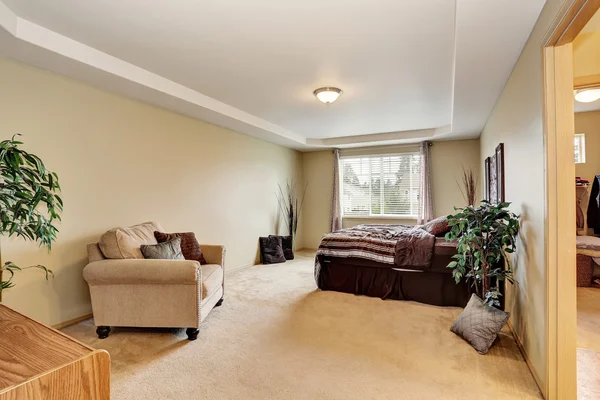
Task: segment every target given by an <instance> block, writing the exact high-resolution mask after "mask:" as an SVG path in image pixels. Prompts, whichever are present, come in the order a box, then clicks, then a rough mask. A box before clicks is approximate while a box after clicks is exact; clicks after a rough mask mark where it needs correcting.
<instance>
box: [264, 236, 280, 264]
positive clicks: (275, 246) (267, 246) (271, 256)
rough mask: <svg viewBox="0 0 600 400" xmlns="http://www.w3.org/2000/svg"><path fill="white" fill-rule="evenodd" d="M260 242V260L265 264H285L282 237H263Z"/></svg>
mask: <svg viewBox="0 0 600 400" xmlns="http://www.w3.org/2000/svg"><path fill="white" fill-rule="evenodd" d="M258 241H259V243H260V260H261V262H262V263H263V264H278V263H282V262H285V255H284V254H283V246H282V244H281V243H282V241H281V236H269V237H261V238H259V239H258Z"/></svg>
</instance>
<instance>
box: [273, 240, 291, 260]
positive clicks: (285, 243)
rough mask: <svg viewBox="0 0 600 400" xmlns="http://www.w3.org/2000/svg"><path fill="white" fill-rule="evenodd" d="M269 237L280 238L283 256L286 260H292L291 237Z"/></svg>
mask: <svg viewBox="0 0 600 400" xmlns="http://www.w3.org/2000/svg"><path fill="white" fill-rule="evenodd" d="M269 237H280V238H281V247H283V256H284V257H285V259H286V260H293V259H294V249H293V240H292V236H276V235H269Z"/></svg>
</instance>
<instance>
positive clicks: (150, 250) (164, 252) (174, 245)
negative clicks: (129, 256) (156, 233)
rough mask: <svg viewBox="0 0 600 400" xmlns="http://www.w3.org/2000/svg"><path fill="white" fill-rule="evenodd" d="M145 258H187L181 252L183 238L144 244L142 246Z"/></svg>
mask: <svg viewBox="0 0 600 400" xmlns="http://www.w3.org/2000/svg"><path fill="white" fill-rule="evenodd" d="M140 250H142V254H143V255H144V258H146V259H148V258H150V259H159V260H185V258H183V254H182V253H181V239H180V238H174V239H173V240H169V241H168V242H164V243H159V244H143V245H142V246H141V247H140Z"/></svg>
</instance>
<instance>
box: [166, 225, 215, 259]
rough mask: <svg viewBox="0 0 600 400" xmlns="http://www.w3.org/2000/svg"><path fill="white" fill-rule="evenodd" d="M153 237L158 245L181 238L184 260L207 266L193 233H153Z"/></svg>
mask: <svg viewBox="0 0 600 400" xmlns="http://www.w3.org/2000/svg"><path fill="white" fill-rule="evenodd" d="M154 237H155V238H156V240H157V241H158V242H159V243H164V242H168V241H169V240H172V239H174V238H181V252H182V253H183V257H184V258H185V259H186V260H195V261H198V262H199V263H200V264H202V265H204V264H208V263H207V262H206V260H205V259H204V256H203V255H202V249H201V248H200V244H199V243H198V240H196V235H195V234H194V232H182V233H164V232H160V231H156V232H154Z"/></svg>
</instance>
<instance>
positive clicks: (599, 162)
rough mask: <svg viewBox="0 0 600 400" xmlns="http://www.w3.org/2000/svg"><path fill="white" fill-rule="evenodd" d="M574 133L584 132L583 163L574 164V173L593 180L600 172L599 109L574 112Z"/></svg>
mask: <svg viewBox="0 0 600 400" xmlns="http://www.w3.org/2000/svg"><path fill="white" fill-rule="evenodd" d="M575 133H585V164H575V174H576V175H577V176H580V177H582V178H584V179H587V180H589V181H590V182H593V179H594V177H595V176H596V175H598V174H600V111H593V112H586V113H577V114H575Z"/></svg>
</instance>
